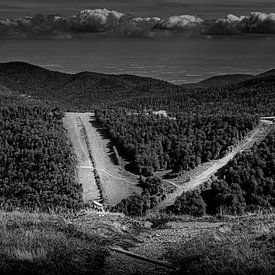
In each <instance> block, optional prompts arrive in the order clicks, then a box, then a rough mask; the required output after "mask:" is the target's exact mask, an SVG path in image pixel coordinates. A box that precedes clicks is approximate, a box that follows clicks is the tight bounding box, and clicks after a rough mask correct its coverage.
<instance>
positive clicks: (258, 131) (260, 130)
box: [157, 121, 273, 209]
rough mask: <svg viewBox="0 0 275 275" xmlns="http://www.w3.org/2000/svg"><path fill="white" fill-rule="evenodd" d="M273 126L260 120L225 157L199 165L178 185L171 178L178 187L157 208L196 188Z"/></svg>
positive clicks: (260, 138)
mask: <svg viewBox="0 0 275 275" xmlns="http://www.w3.org/2000/svg"><path fill="white" fill-rule="evenodd" d="M272 128H273V126H272V124H269V123H265V122H264V121H261V122H260V124H259V126H257V127H256V128H255V129H254V130H252V131H251V132H250V133H249V134H248V135H247V136H246V137H245V138H244V139H243V141H241V142H240V143H239V144H238V145H237V146H236V147H234V148H233V149H232V150H231V152H230V153H228V154H227V155H226V156H225V157H223V158H221V159H219V160H215V161H211V162H210V165H204V166H201V167H199V171H200V173H199V174H197V173H194V175H196V176H195V177H193V178H191V180H190V181H188V182H186V183H184V184H182V185H178V184H177V183H175V182H174V181H173V180H172V181H171V184H173V183H174V184H173V185H174V186H178V188H177V189H176V190H175V192H173V193H171V194H168V195H167V197H166V199H165V200H164V201H162V202H161V203H160V204H159V205H158V206H157V209H163V208H165V207H167V206H170V205H172V204H173V203H174V202H175V200H176V198H177V197H178V196H180V195H181V194H182V192H186V191H189V190H193V189H195V188H197V187H198V186H200V185H202V184H203V183H205V182H206V181H207V180H209V179H210V178H211V176H213V175H214V174H215V173H216V172H217V171H218V170H219V169H221V168H222V167H224V166H225V165H226V164H227V163H228V162H229V161H230V160H232V159H233V158H234V157H235V156H236V155H237V154H238V153H240V152H242V151H244V150H248V149H250V148H251V147H252V146H253V145H254V143H256V142H260V141H261V140H263V139H264V138H265V137H266V135H267V134H268V133H269V132H270V131H271V129H272ZM203 168H205V169H203Z"/></svg>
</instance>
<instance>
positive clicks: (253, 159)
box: [169, 129, 275, 215]
mask: <svg viewBox="0 0 275 275" xmlns="http://www.w3.org/2000/svg"><path fill="white" fill-rule="evenodd" d="M217 176H218V178H217V180H215V181H214V182H212V184H211V188H207V189H206V190H203V191H202V192H201V193H200V194H199V192H198V191H194V192H187V193H183V194H182V195H181V196H180V197H178V199H177V200H176V202H175V205H174V206H173V207H171V208H170V209H169V210H170V211H172V212H173V213H175V214H183V213H188V214H196V215H203V214H205V213H206V212H208V213H210V214H215V213H221V214H241V213H243V212H245V211H254V210H259V209H270V208H271V207H275V130H274V129H273V131H272V132H271V133H270V134H269V135H268V136H267V137H266V138H265V139H264V140H263V141H262V142H261V143H260V144H255V145H254V146H253V148H252V149H251V150H248V151H244V152H242V153H240V154H238V155H237V156H236V157H235V158H234V159H233V160H231V161H230V162H229V163H228V164H227V165H226V167H225V168H224V169H223V170H222V171H220V172H219V173H218V174H217Z"/></svg>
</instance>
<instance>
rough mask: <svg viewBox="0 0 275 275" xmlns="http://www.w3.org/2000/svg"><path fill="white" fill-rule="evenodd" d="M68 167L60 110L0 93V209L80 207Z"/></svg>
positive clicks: (70, 163) (69, 156)
mask: <svg viewBox="0 0 275 275" xmlns="http://www.w3.org/2000/svg"><path fill="white" fill-rule="evenodd" d="M74 168H75V163H74V156H73V154H72V150H71V147H70V145H69V144H68V141H67V137H66V133H65V130H64V129H63V127H62V112H61V111H60V110H59V109H54V110H51V109H50V108H48V107H46V106H44V105H42V104H41V103H39V102H36V101H34V100H26V99H24V98H21V97H16V96H13V95H12V96H7V95H3V94H1V93H0V207H1V208H2V209H10V210H12V209H15V208H25V209H40V210H48V209H56V208H72V209H73V208H78V207H80V206H81V205H82V187H81V186H80V185H79V184H78V183H77V182H76V181H75V172H74V171H75V170H74Z"/></svg>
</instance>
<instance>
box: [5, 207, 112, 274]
mask: <svg viewBox="0 0 275 275" xmlns="http://www.w3.org/2000/svg"><path fill="white" fill-rule="evenodd" d="M0 232H1V234H0V274H21V275H22V274H101V273H102V272H101V270H102V268H103V267H104V263H105V259H106V257H107V256H108V252H107V250H106V248H105V247H104V245H102V243H101V239H100V238H99V237H98V236H97V235H95V234H92V233H88V230H79V229H78V228H77V226H76V225H75V224H74V223H72V222H70V221H69V220H67V219H65V218H64V217H62V216H59V215H49V214H31V213H20V212H12V213H7V212H0Z"/></svg>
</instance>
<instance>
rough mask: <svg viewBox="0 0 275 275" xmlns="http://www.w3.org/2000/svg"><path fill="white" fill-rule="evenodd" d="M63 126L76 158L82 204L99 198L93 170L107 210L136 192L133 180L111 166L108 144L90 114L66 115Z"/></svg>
mask: <svg viewBox="0 0 275 275" xmlns="http://www.w3.org/2000/svg"><path fill="white" fill-rule="evenodd" d="M64 125H65V127H66V129H67V130H68V135H69V138H70V140H71V142H72V144H73V148H74V151H75V154H76V157H77V161H78V174H79V176H78V177H79V181H80V182H81V183H82V185H83V191H84V195H83V196H84V201H86V202H87V201H89V200H90V199H97V198H98V195H99V190H98V188H97V185H96V181H95V173H94V172H95V171H94V170H96V174H97V175H98V177H99V181H100V188H101V189H102V194H103V198H104V202H105V203H106V204H107V205H109V206H113V205H115V204H117V203H118V202H120V201H121V200H122V199H124V198H127V197H128V196H130V195H131V194H133V193H134V192H137V193H139V192H140V188H138V187H137V186H136V184H137V178H133V177H130V176H129V175H128V173H126V172H124V171H123V169H122V167H120V166H119V165H115V164H114V163H113V161H112V158H111V155H112V151H111V150H110V140H109V139H107V138H105V137H104V136H103V135H102V134H101V133H100V132H99V131H98V129H97V128H96V127H95V118H94V113H66V116H65V119H64ZM85 137H86V138H85Z"/></svg>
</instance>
